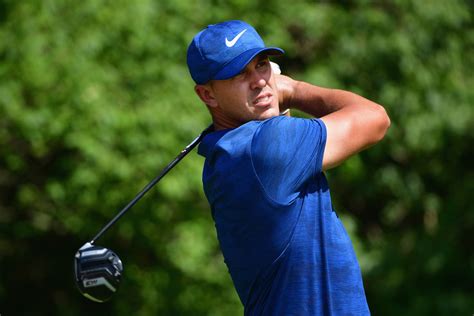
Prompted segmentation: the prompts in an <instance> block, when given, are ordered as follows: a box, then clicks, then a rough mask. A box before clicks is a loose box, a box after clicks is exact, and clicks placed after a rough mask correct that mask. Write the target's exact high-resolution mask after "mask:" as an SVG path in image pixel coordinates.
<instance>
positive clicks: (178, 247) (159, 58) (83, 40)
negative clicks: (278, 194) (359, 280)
mask: <svg viewBox="0 0 474 316" xmlns="http://www.w3.org/2000/svg"><path fill="white" fill-rule="evenodd" d="M473 12H474V11H473V4H472V2H470V1H467V0H465V1H457V0H453V1H430V2H420V1H414V0H391V1H384V2H371V1H366V0H357V1H356V0H354V1H320V2H317V3H316V2H313V1H303V0H294V1H292V2H291V4H289V3H288V2H287V1H281V0H267V1H250V0H231V1H215V0H214V1H210V0H207V1H200V2H199V3H191V2H189V3H188V2H182V1H174V2H173V1H169V2H165V1H151V0H141V1H134V2H130V1H124V0H118V1H113V2H110V1H101V0H97V1H94V0H84V1H80V2H77V1H70V0H63V1H53V0H44V1H34V0H25V1H11V0H0V272H1V273H0V313H2V314H5V315H30V314H40V315H84V314H86V313H87V314H89V315H99V314H101V315H102V314H104V313H106V314H110V313H113V314H116V315H129V314H135V315H137V314H138V315H150V314H178V315H188V314H189V315H222V314H226V315H239V314H242V308H241V306H240V302H239V301H238V297H237V295H236V293H235V291H234V289H233V287H232V283H231V280H230V278H229V275H228V273H227V271H226V268H225V265H224V263H223V261H222V257H221V255H220V252H219V250H218V244H217V241H216V237H215V232H214V227H213V223H212V220H211V217H210V214H209V210H208V205H207V202H206V201H205V198H204V195H203V192H202V189H201V182H200V173H201V168H202V162H203V159H202V157H199V156H198V155H197V154H196V153H192V154H190V156H189V157H187V158H186V159H184V160H183V161H182V162H181V163H180V164H179V166H177V167H176V168H175V169H174V170H173V171H172V172H171V173H170V174H169V175H167V176H166V178H164V179H163V180H162V181H161V183H160V184H159V185H158V186H157V187H156V188H154V189H153V190H152V191H151V192H150V193H149V195H148V196H147V197H146V198H144V199H143V200H142V201H140V202H139V204H137V205H136V206H135V207H134V209H133V210H132V211H131V212H130V213H129V214H128V215H127V216H126V218H125V219H123V220H121V221H120V222H119V223H118V224H117V225H116V226H115V227H114V228H113V229H112V230H111V231H110V232H109V233H108V234H107V235H106V236H105V237H104V239H103V240H100V241H99V244H103V245H106V246H107V247H110V248H112V249H114V250H115V251H116V252H117V253H119V254H120V256H121V258H122V260H123V261H124V265H125V278H124V280H123V284H122V288H121V289H120V291H119V292H118V293H117V294H116V296H115V297H114V299H113V300H112V301H110V302H109V303H106V304H102V305H98V304H95V303H90V302H88V301H87V300H86V299H84V298H82V297H81V296H80V295H79V293H78V292H77V291H76V289H75V288H74V283H73V281H72V258H73V255H74V253H75V251H76V250H77V248H78V247H80V246H81V245H82V244H83V243H84V242H85V241H87V240H88V239H90V238H91V237H93V235H94V234H95V233H96V232H97V231H98V229H99V228H100V227H102V225H103V224H105V223H106V221H108V220H109V219H110V218H111V217H112V216H113V215H115V213H116V212H117V211H118V210H119V209H120V208H121V207H123V205H125V203H127V202H128V201H129V200H130V199H131V198H133V196H134V195H135V194H136V192H138V191H139V190H140V189H141V188H142V187H143V186H144V185H145V184H146V183H147V182H148V181H149V180H150V179H151V178H152V177H153V176H154V175H155V174H156V173H157V172H158V171H159V170H160V169H161V168H162V167H163V166H164V165H165V164H167V163H168V162H169V161H170V160H171V159H172V158H174V156H175V155H176V154H177V153H178V152H179V151H180V150H181V149H182V147H183V146H185V145H186V144H187V143H189V141H190V140H191V139H192V138H193V137H194V136H196V135H197V134H198V133H199V132H200V131H201V130H202V129H203V128H204V127H205V126H207V125H208V124H209V122H210V119H209V117H208V114H207V111H206V110H205V107H204V106H203V105H201V104H200V101H199V100H198V99H197V97H196V96H194V92H193V83H192V81H191V78H190V76H189V75H188V72H187V68H186V61H185V56H186V49H187V45H188V43H189V42H190V40H191V39H192V36H193V35H194V34H195V33H196V32H197V31H199V30H200V29H201V28H203V27H204V26H205V25H207V24H211V23H215V22H217V21H222V20H226V19H235V18H237V19H244V20H246V21H248V22H249V23H251V24H253V25H254V26H255V27H256V29H257V30H259V31H260V33H261V34H262V35H263V37H264V39H265V41H266V43H268V44H271V45H276V46H280V47H282V48H284V49H285V50H286V51H287V54H286V56H285V57H283V58H280V59H279V60H277V61H278V62H279V63H280V64H281V66H282V69H283V71H284V72H285V73H288V74H290V75H292V76H293V77H295V78H296V79H302V80H307V81H309V82H312V83H314V84H317V85H321V86H329V87H335V88H342V89H348V90H352V91H355V92H357V93H360V94H362V95H364V96H366V97H368V98H370V99H374V100H376V101H378V102H380V103H382V104H384V105H386V107H387V109H388V111H389V114H390V116H391V118H392V127H391V129H390V132H389V134H388V136H387V139H386V140H385V141H384V142H383V143H382V144H380V145H378V146H376V147H374V148H373V149H370V150H368V151H366V152H364V153H362V154H360V155H358V156H357V157H354V158H352V159H350V160H349V161H347V162H346V163H345V164H344V165H342V166H341V167H339V168H337V169H335V170H333V171H331V172H329V173H328V176H329V179H330V183H331V185H332V187H333V198H334V202H335V205H336V207H337V208H338V209H339V210H340V211H342V214H343V220H344V223H345V225H346V227H347V228H348V230H349V231H350V233H351V235H352V238H353V240H354V244H355V248H356V252H357V254H358V257H359V258H360V263H361V266H362V270H363V273H364V280H365V284H366V290H367V295H368V300H369V305H370V306H371V309H372V312H373V314H374V315H378V314H383V315H399V314H404V315H432V314H435V315H436V314H441V315H443V314H447V313H455V314H469V313H472V311H473V310H474V301H473V300H472V297H473V296H474V287H473V284H474V283H473V282H472V280H473V279H474V249H473V248H474V246H473V245H474V240H473V237H472V231H473V229H474V212H472V207H471V206H470V205H469V204H468V194H469V192H471V191H473V190H474V173H473V168H472V167H471V164H470V162H471V159H472V157H473V151H474V150H473V148H474V147H473V145H472V144H473V140H474V139H473V138H474V133H473V126H474V114H473V110H474V109H473V104H474V92H473V90H472V87H473V86H474V82H473V81H474V79H473V76H472V74H471V73H472V69H474V54H473V47H474V27H473V19H472V14H473ZM296 114H298V113H296Z"/></svg>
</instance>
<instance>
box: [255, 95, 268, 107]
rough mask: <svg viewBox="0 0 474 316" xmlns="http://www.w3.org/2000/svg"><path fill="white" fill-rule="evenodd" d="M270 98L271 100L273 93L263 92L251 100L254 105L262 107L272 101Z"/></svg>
mask: <svg viewBox="0 0 474 316" xmlns="http://www.w3.org/2000/svg"><path fill="white" fill-rule="evenodd" d="M272 100H273V95H272V94H271V93H265V94H262V95H260V96H258V97H257V98H256V99H255V100H254V101H253V105H255V106H259V107H260V106H261V107H264V106H268V105H270V104H271V103H272Z"/></svg>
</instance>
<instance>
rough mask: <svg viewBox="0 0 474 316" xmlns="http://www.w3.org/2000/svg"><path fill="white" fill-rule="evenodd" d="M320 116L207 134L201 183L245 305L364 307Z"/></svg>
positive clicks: (323, 309) (325, 309)
mask: <svg viewBox="0 0 474 316" xmlns="http://www.w3.org/2000/svg"><path fill="white" fill-rule="evenodd" d="M325 143H326V129H325V126H324V123H323V122H322V121H321V120H318V119H300V118H292V117H285V116H279V117H274V118H271V119H268V120H265V121H252V122H249V123H247V124H244V125H242V126H240V127H239V128H236V129H229V130H223V131H217V132H213V133H211V134H209V135H208V136H206V137H205V138H204V139H203V141H202V143H201V144H200V146H199V154H201V155H203V156H204V157H206V160H205V164H204V170H203V184H204V191H205V193H206V196H207V198H208V201H209V204H210V206H211V210H212V216H213V219H214V221H215V225H216V230H217V236H218V239H219V243H220V247H221V250H222V252H223V255H224V259H225V263H226V265H227V267H228V269H229V272H230V275H231V277H232V280H233V282H234V285H235V288H236V290H237V292H238V294H239V297H240V299H241V301H242V303H243V304H244V307H245V314H246V315H299V316H302V315H368V314H370V313H369V309H368V306H367V302H366V298H365V293H364V288H363V284H362V278H361V273H360V269H359V265H358V263H357V259H356V257H355V253H354V250H353V248H352V245H351V241H350V239H349V237H348V235H347V233H346V231H345V229H344V227H343V226H342V223H341V222H340V221H339V218H338V217H337V215H336V213H335V212H334V211H333V208H332V205H331V197H330V193H329V188H328V184H327V181H326V179H325V176H324V174H323V173H322V171H321V169H322V158H323V154H324V148H325Z"/></svg>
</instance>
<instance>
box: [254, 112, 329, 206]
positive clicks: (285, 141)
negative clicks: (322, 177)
mask: <svg viewBox="0 0 474 316" xmlns="http://www.w3.org/2000/svg"><path fill="white" fill-rule="evenodd" d="M325 145H326V127H325V125H324V123H323V121H322V120H320V119H303V118H294V117H286V116H278V117H275V118H272V119H269V120H266V121H264V122H262V124H261V125H260V126H259V128H258V129H257V131H256V133H255V135H254V138H253V140H252V145H251V157H252V163H253V167H254V170H255V174H256V175H257V177H258V179H259V181H260V183H261V185H262V187H263V189H264V191H265V192H266V194H267V196H268V197H269V198H271V199H272V200H274V201H275V202H277V203H282V204H287V203H290V202H291V201H292V200H294V199H295V198H296V197H297V196H298V195H299V194H300V193H301V192H303V191H304V190H305V188H306V187H307V184H308V183H309V181H311V180H314V179H315V177H316V175H317V174H319V173H321V172H322V161H323V155H324V148H325Z"/></svg>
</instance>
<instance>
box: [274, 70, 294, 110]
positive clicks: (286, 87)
mask: <svg viewBox="0 0 474 316" xmlns="http://www.w3.org/2000/svg"><path fill="white" fill-rule="evenodd" d="M275 81H276V84H277V89H278V101H279V103H280V112H284V111H286V110H289V109H290V105H291V101H292V98H293V94H294V91H295V86H296V85H297V83H298V82H297V81H296V80H293V79H291V78H290V77H288V76H284V75H279V74H275Z"/></svg>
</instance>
